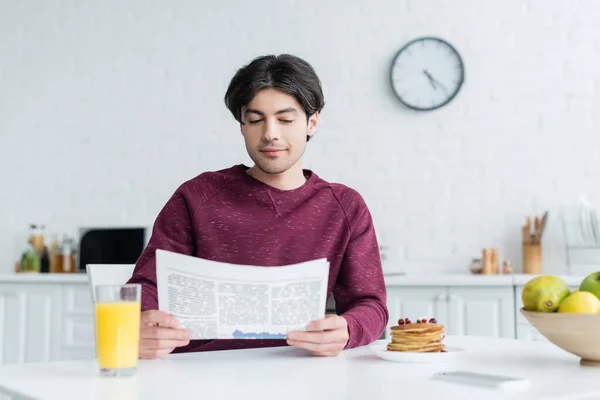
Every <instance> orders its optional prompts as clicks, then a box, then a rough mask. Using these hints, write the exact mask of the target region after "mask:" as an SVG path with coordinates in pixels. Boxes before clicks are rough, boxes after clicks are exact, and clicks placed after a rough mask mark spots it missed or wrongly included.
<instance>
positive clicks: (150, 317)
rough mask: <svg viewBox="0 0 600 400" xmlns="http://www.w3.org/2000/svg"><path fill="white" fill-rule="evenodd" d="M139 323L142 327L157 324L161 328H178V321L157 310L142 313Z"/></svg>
mask: <svg viewBox="0 0 600 400" xmlns="http://www.w3.org/2000/svg"><path fill="white" fill-rule="evenodd" d="M140 322H141V324H142V325H148V324H159V325H162V326H168V327H169V328H177V327H178V326H179V321H177V318H175V317H173V316H172V315H169V314H167V313H164V312H162V311H158V310H148V311H144V312H142V314H141V321H140Z"/></svg>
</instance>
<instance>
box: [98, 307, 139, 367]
mask: <svg viewBox="0 0 600 400" xmlns="http://www.w3.org/2000/svg"><path fill="white" fill-rule="evenodd" d="M139 343H140V303H139V302H134V301H123V302H117V303H97V304H96V349H97V353H98V364H99V365H100V368H105V369H109V368H110V369H117V368H132V367H135V366H136V365H137V359H138V354H139Z"/></svg>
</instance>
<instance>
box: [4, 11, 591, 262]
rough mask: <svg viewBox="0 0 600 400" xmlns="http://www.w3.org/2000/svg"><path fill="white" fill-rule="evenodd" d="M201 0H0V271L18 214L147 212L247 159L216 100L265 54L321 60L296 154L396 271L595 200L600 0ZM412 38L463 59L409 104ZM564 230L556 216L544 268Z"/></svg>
mask: <svg viewBox="0 0 600 400" xmlns="http://www.w3.org/2000/svg"><path fill="white" fill-rule="evenodd" d="M175 3H177V4H175ZM200 3H201V2H193V1H186V2H150V3H148V2H133V1H129V2H127V1H120V0H104V1H100V2H99V1H92V0H87V1H85V0H82V1H77V2H64V1H58V0H48V1H43V2H41V1H37V2H34V1H29V0H20V1H14V0H13V1H10V0H0V178H1V179H0V180H1V184H0V187H1V190H2V195H1V205H2V208H1V210H2V211H1V212H0V272H6V271H9V270H11V269H12V267H13V265H14V261H15V260H16V258H17V255H18V251H19V249H20V247H21V245H22V243H23V240H24V237H25V235H26V229H27V225H28V224H29V223H30V222H31V221H35V222H44V223H46V225H47V226H48V227H49V229H50V230H52V231H63V230H66V231H68V232H75V231H76V228H77V227H78V226H80V225H103V226H107V225H108V226H113V225H125V224H142V225H147V226H150V225H151V224H152V222H153V220H154V217H155V216H156V213H157V212H158V211H159V209H160V208H161V207H162V205H163V204H164V202H165V201H166V200H167V198H168V197H169V196H170V194H171V193H172V191H173V190H174V189H175V188H176V187H177V185H178V184H179V183H181V182H182V181H183V180H185V179H187V178H190V177H192V176H194V175H196V174H197V173H199V172H201V171H204V170H207V169H219V168H223V167H227V166H230V165H232V164H234V163H238V162H246V163H249V162H250V161H249V160H248V158H247V156H246V153H245V150H244V146H243V141H242V138H241V137H240V135H239V130H238V127H237V126H236V124H235V122H234V120H233V119H232V117H231V116H230V115H229V114H228V112H227V110H226V109H225V106H224V105H223V100H222V98H223V95H224V92H225V89H226V86H227V83H228V82H229V79H230V78H231V76H232V74H233V73H234V72H235V70H236V69H237V68H238V67H239V66H241V65H242V64H243V63H245V62H247V61H249V60H250V59H251V58H253V57H255V56H257V55H261V54H264V53H281V52H290V53H294V54H297V55H299V56H302V57H305V58H306V59H307V60H309V61H310V62H311V63H312V64H313V65H314V67H315V68H316V69H317V71H318V73H319V74H320V76H321V78H322V80H323V84H324V90H325V96H326V102H327V105H326V107H325V109H324V112H323V113H322V116H321V126H320V129H319V132H318V134H317V137H316V138H315V140H314V141H311V143H310V144H309V149H308V152H307V155H306V163H305V165H306V166H307V167H309V168H312V169H314V170H315V171H316V172H317V173H318V174H319V175H321V176H322V177H323V178H326V179H330V180H335V181H341V182H344V183H346V184H349V185H350V186H353V187H355V188H356V189H358V190H359V191H360V192H361V193H362V194H363V195H364V197H365V199H366V200H367V202H368V204H369V205H370V207H371V210H372V213H373V215H374V218H375V222H376V227H377V229H378V231H379V235H380V238H381V241H382V243H383V244H385V245H387V246H390V247H392V250H391V251H392V253H391V254H390V258H391V262H398V263H403V264H405V266H406V268H407V269H408V270H409V271H453V272H454V271H456V272H460V271H464V270H466V268H467V264H468V262H469V260H470V258H471V257H473V256H477V255H479V254H480V251H481V248H482V247H486V246H497V247H499V248H500V250H501V257H502V258H505V257H509V258H511V259H513V260H515V262H518V259H519V257H520V247H519V240H520V237H519V234H520V233H519V232H520V229H519V227H520V225H521V224H522V223H523V222H524V217H525V215H526V214H528V213H529V214H532V213H539V214H541V213H542V212H543V210H545V209H549V210H550V211H551V212H553V213H554V214H553V216H554V217H555V216H556V214H557V213H558V211H559V210H560V207H561V206H563V205H565V204H568V203H569V202H571V201H572V200H574V199H576V198H577V195H578V194H579V193H580V192H585V193H587V194H588V195H589V196H590V197H591V198H592V199H593V200H598V199H599V198H600V150H599V149H600V134H599V132H597V131H598V128H599V127H600V122H599V121H600V114H598V113H597V112H596V111H597V110H598V109H599V107H598V106H599V105H600V78H599V77H600V75H599V74H598V71H599V63H600V55H599V54H600V29H598V26H600V2H596V1H593V0H589V1H577V2H576V1H570V2H568V4H566V2H564V1H561V0H553V1H548V0H546V1H541V0H538V1H534V0H529V1H523V0H506V1H502V2H491V1H486V2H483V1H479V0H454V1H451V2H449V1H444V0H436V1H433V0H428V1H424V0H419V1H416V0H398V1H374V2H368V1H349V2H345V3H344V4H346V5H345V6H343V7H342V6H341V3H340V2H334V1H304V2H298V1H291V0H290V1H278V2H273V1H266V0H262V1H261V0H258V1H253V2H247V1H236V2H226V1H224V2H210V5H200ZM206 3H208V2H206ZM232 3H233V4H232ZM369 3H370V4H371V5H370V6H369V5H367V4H369ZM167 4H169V5H167ZM419 35H439V36H441V37H443V38H445V39H447V40H449V41H450V42H451V43H453V44H454V45H455V46H456V47H457V49H458V50H459V52H460V53H461V54H462V56H463V57H464V61H465V64H466V84H465V86H464V89H463V91H462V92H461V93H460V95H459V96H458V97H457V98H456V100H455V101H453V102H452V103H451V104H450V105H448V106H447V107H445V108H444V109H441V110H438V111H435V112H431V113H423V114H419V113H414V112H410V111H408V110H406V109H404V108H403V107H402V106H401V105H400V104H399V102H398V101H396V99H395V98H394V97H393V95H392V91H391V89H390V87H389V85H388V69H389V66H390V62H391V60H392V57H393V56H394V54H395V52H396V51H397V50H398V49H399V47H401V46H402V45H403V44H404V43H406V42H407V41H408V40H410V39H413V38H415V37H416V36H419ZM325 152H327V155H325ZM562 247H563V237H562V232H561V229H560V225H559V223H558V220H555V219H551V221H550V225H549V227H548V232H547V236H546V240H545V249H544V255H545V257H546V270H547V271H552V272H554V271H562V270H564V261H563V260H564V252H563V250H562ZM403 260H404V261H403Z"/></svg>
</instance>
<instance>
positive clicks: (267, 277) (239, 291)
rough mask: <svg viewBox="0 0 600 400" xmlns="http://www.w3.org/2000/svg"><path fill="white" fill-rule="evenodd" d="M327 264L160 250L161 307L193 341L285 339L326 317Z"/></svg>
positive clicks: (158, 278) (321, 260) (319, 261)
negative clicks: (252, 262) (269, 262)
mask: <svg viewBox="0 0 600 400" xmlns="http://www.w3.org/2000/svg"><path fill="white" fill-rule="evenodd" d="M328 279H329V263H328V262H327V260H326V259H318V260H313V261H307V262H304V263H300V264H293V265H286V266H277V267H261V266H248V265H237V264H228V263H223V262H217V261H210V260H205V259H202V258H197V257H192V256H187V255H183V254H178V253H173V252H169V251H166V250H160V249H158V250H156V282H157V286H158V308H159V310H160V311H164V312H166V313H169V314H171V315H173V316H174V317H176V318H177V319H178V321H179V324H180V327H181V328H183V329H186V330H188V331H189V332H190V337H191V339H285V338H286V337H287V333H288V332H290V331H294V330H305V327H306V325H307V324H308V323H309V322H310V321H313V320H317V319H321V318H323V317H324V316H325V309H326V304H327V298H326V297H327V283H328Z"/></svg>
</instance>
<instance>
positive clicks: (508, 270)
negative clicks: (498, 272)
mask: <svg viewBox="0 0 600 400" xmlns="http://www.w3.org/2000/svg"><path fill="white" fill-rule="evenodd" d="M502 273H503V274H512V273H513V267H512V263H511V262H510V260H506V261H504V264H503V265H502Z"/></svg>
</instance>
